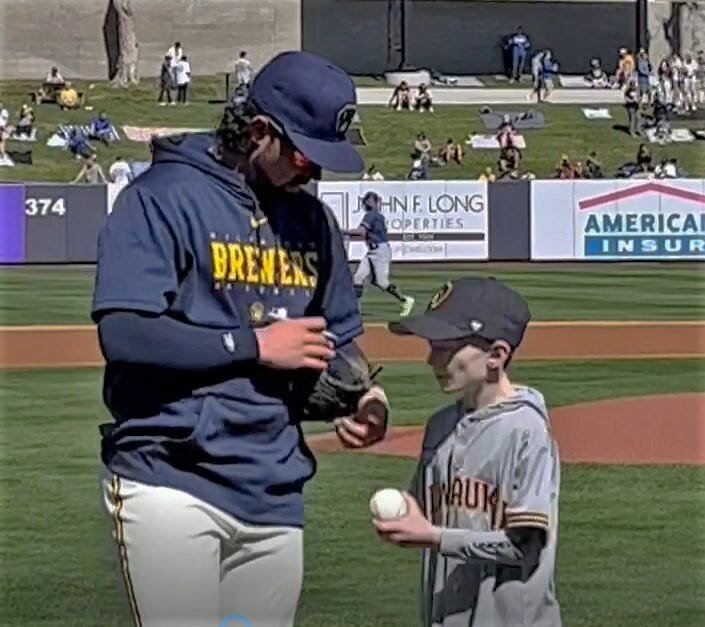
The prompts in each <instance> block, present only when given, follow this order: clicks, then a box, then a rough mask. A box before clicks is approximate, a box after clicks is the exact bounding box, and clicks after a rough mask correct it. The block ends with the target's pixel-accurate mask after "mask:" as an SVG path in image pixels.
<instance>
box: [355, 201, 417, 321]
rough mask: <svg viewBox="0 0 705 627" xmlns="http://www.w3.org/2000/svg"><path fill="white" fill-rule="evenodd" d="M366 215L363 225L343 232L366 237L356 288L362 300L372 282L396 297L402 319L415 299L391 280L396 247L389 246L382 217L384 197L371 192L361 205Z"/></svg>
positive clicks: (357, 272)
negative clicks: (393, 249) (393, 250)
mask: <svg viewBox="0 0 705 627" xmlns="http://www.w3.org/2000/svg"><path fill="white" fill-rule="evenodd" d="M361 205H362V208H363V209H364V212H365V213H364V216H363V218H362V220H361V221H360V225H359V226H358V227H357V228H354V229H348V230H346V231H343V235H346V236H348V237H350V236H352V237H356V236H357V237H364V238H365V245H366V246H367V252H366V253H365V256H364V257H363V258H362V259H361V260H360V263H359V264H358V266H357V269H356V270H355V274H354V275H353V289H354V290H355V295H356V296H357V298H358V301H359V299H361V298H362V295H363V293H364V291H365V283H366V282H367V280H368V279H369V280H370V282H371V283H372V285H374V286H375V287H377V288H378V289H380V290H382V291H383V292H385V293H387V294H389V295H390V296H393V297H394V298H395V299H396V300H397V301H398V302H399V303H400V305H401V313H400V314H399V315H401V316H408V315H409V314H410V313H411V310H412V309H413V308H414V299H413V298H412V297H411V296H407V295H406V294H404V293H403V292H402V291H401V290H400V289H399V288H398V287H397V286H396V285H395V284H394V283H392V282H391V280H390V269H391V265H392V247H391V246H390V244H389V233H388V232H387V220H386V218H385V217H384V215H383V214H382V197H381V196H380V195H379V194H378V193H377V192H373V191H368V192H367V193H366V194H365V195H364V197H363V198H362V202H361Z"/></svg>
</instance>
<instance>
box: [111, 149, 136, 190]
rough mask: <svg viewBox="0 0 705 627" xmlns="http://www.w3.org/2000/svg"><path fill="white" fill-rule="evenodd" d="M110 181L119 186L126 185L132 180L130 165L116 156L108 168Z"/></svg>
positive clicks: (122, 158)
mask: <svg viewBox="0 0 705 627" xmlns="http://www.w3.org/2000/svg"><path fill="white" fill-rule="evenodd" d="M108 176H109V177H110V180H111V181H112V182H113V183H115V184H117V185H120V186H124V185H127V184H128V183H129V182H130V181H131V180H132V178H133V176H132V170H131V169H130V164H129V163H127V161H125V158H124V157H123V156H121V155H120V156H118V157H117V158H116V159H115V161H114V162H113V163H112V164H111V165H110V167H109V168H108Z"/></svg>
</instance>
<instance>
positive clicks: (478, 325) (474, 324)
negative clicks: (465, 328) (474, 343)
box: [470, 320, 485, 333]
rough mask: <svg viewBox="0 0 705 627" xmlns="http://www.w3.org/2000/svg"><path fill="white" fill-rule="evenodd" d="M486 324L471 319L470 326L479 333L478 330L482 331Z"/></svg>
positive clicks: (474, 331)
mask: <svg viewBox="0 0 705 627" xmlns="http://www.w3.org/2000/svg"><path fill="white" fill-rule="evenodd" d="M484 326H485V325H484V324H482V322H480V321H479V320H471V321H470V328H471V329H472V330H473V333H477V332H478V331H482V328H483V327H484Z"/></svg>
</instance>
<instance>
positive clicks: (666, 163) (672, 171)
mask: <svg viewBox="0 0 705 627" xmlns="http://www.w3.org/2000/svg"><path fill="white" fill-rule="evenodd" d="M654 176H655V177H656V178H657V179H676V178H678V159H676V158H675V157H673V158H671V159H664V160H663V161H661V163H659V164H658V165H657V166H656V167H655V168H654Z"/></svg>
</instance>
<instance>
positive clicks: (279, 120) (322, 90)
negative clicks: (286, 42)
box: [250, 51, 364, 172]
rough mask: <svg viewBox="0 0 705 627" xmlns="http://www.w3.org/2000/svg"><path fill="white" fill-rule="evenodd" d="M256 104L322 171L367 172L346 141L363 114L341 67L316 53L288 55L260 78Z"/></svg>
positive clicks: (254, 90)
mask: <svg viewBox="0 0 705 627" xmlns="http://www.w3.org/2000/svg"><path fill="white" fill-rule="evenodd" d="M250 100H251V102H252V103H253V104H254V106H255V108H256V109H258V110H259V111H261V112H262V113H263V114H266V115H268V116H270V117H271V118H272V119H273V120H274V122H275V124H278V125H280V126H281V128H282V131H283V133H284V134H285V135H286V136H287V137H288V138H289V139H290V140H291V142H292V143H293V144H294V146H296V148H297V149H298V150H299V151H300V152H301V153H303V154H304V155H305V156H306V158H307V159H309V161H312V162H313V163H315V164H316V165H318V166H320V167H321V168H322V169H324V170H329V171H331V172H361V171H362V170H363V169H364V163H363V161H362V158H361V157H360V155H359V154H358V153H357V151H356V150H355V148H354V147H353V145H352V144H351V143H350V142H348V140H347V138H346V132H347V130H348V128H350V125H351V124H352V122H353V120H354V118H355V114H356V112H357V106H356V105H357V94H356V91H355V85H354V84H353V82H352V79H351V78H350V77H349V76H348V75H347V73H346V72H344V71H343V70H341V69H340V68H339V67H336V66H335V65H333V64H332V63H330V62H329V61H326V60H325V59H323V58H322V57H319V56H317V55H315V54H311V53H310V52H299V51H292V52H282V53H280V54H278V55H277V56H275V57H274V58H273V59H271V60H270V61H269V62H268V63H267V64H266V65H264V67H262V69H260V71H259V72H258V73H257V76H255V79H254V80H253V82H252V86H251V87H250Z"/></svg>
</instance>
